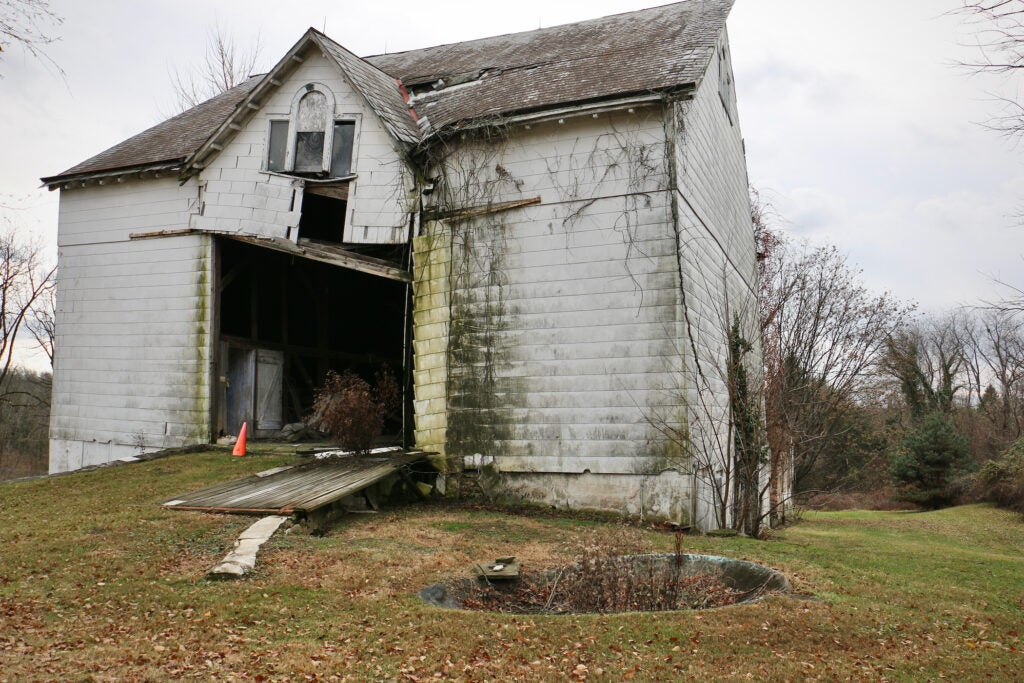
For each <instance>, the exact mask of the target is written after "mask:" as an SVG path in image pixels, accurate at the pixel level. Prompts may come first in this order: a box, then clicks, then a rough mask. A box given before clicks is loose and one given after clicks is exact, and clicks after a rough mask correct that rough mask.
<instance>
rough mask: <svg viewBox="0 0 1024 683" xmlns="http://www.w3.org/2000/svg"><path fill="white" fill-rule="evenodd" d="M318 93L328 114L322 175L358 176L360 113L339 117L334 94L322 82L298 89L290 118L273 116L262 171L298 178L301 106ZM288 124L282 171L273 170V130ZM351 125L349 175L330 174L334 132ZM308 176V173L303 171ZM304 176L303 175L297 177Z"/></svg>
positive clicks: (321, 168) (331, 177) (321, 166)
mask: <svg viewBox="0 0 1024 683" xmlns="http://www.w3.org/2000/svg"><path fill="white" fill-rule="evenodd" d="M313 91H316V92H319V93H321V94H322V95H323V96H324V97H325V98H326V102H325V107H326V108H327V115H326V117H325V129H324V146H323V150H322V155H321V162H320V171H319V172H320V173H322V174H325V175H326V178H325V179H339V178H351V177H354V176H355V175H356V158H357V154H356V151H357V149H358V147H359V128H360V123H361V119H362V117H361V116H360V115H358V114H342V115H338V114H337V113H336V112H337V102H336V100H335V97H334V93H333V92H332V91H331V89H330V88H328V87H327V86H326V85H324V84H323V83H317V82H311V83H307V84H305V85H304V86H302V87H301V88H299V89H298V90H297V91H296V92H295V95H294V96H293V97H292V103H291V108H290V110H289V114H288V116H287V117H283V116H274V117H271V118H269V119H268V120H267V138H266V140H267V142H266V151H265V154H264V155H263V170H265V171H267V172H269V173H282V174H285V175H296V173H297V172H296V170H295V161H296V158H295V157H296V153H297V148H298V132H299V131H298V115H299V103H300V102H301V101H302V98H303V97H305V96H306V95H307V94H309V93H310V92H313ZM282 122H284V123H287V126H288V127H287V131H286V133H285V135H286V138H285V155H284V164H283V168H281V169H280V170H271V168H270V151H271V139H272V134H273V129H274V124H275V123H277V124H280V123H282ZM339 123H343V124H351V126H352V145H351V151H350V158H349V172H348V174H346V175H343V176H334V175H331V166H332V162H333V160H334V131H335V127H336V126H337V124H339ZM303 173H308V172H303ZM298 177H303V176H301V175H300V176H298Z"/></svg>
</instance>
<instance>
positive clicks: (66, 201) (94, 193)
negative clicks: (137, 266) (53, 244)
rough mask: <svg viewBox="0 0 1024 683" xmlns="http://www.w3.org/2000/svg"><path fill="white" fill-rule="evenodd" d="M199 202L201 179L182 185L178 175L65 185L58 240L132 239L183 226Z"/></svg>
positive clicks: (59, 242) (59, 243) (71, 242)
mask: <svg viewBox="0 0 1024 683" xmlns="http://www.w3.org/2000/svg"><path fill="white" fill-rule="evenodd" d="M198 205H199V188H198V185H197V184H196V183H195V182H193V181H190V182H187V183H185V184H184V185H182V184H180V183H179V182H178V180H177V179H176V178H158V179H147V180H127V181H125V182H120V183H111V184H109V185H95V186H89V187H87V188H78V189H66V190H61V196H60V210H59V218H58V222H59V226H60V229H59V231H58V234H57V246H58V247H66V246H72V245H99V244H103V243H106V242H121V241H124V240H127V239H128V237H129V235H130V234H132V233H143V232H156V231H160V230H175V229H177V230H180V229H182V228H185V227H187V226H188V217H189V215H190V214H191V213H193V212H194V211H196V210H198ZM62 268H63V264H62Z"/></svg>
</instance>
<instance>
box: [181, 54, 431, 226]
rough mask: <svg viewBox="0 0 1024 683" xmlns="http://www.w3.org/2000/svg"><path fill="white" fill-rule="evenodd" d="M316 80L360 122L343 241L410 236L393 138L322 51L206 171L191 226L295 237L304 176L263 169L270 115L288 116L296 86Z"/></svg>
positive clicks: (406, 187)
mask: <svg viewBox="0 0 1024 683" xmlns="http://www.w3.org/2000/svg"><path fill="white" fill-rule="evenodd" d="M312 82H316V83H322V84H323V85H325V86H327V87H328V88H329V89H330V90H331V91H332V92H333V94H334V97H335V111H334V115H335V117H336V118H354V119H356V121H357V123H356V140H355V147H354V150H353V156H352V172H353V173H355V174H358V176H359V177H358V178H357V179H356V180H354V181H352V183H351V185H350V187H349V204H348V216H347V219H346V226H347V227H346V241H351V242H364V243H373V244H400V243H404V242H405V241H406V239H407V237H408V216H409V211H408V206H409V201H408V196H407V195H408V194H409V192H410V190H411V186H410V182H411V179H410V176H409V174H408V173H407V172H406V171H405V165H404V162H403V161H402V159H401V156H400V155H399V152H398V149H397V148H396V146H395V142H394V140H393V138H392V137H391V135H390V134H389V133H388V132H387V130H386V129H385V128H384V127H383V125H382V124H381V122H380V119H379V118H378V117H377V115H376V114H374V113H373V110H372V109H370V107H369V106H368V105H367V104H366V102H365V101H364V100H363V98H362V96H361V95H359V94H358V93H357V92H356V91H355V90H353V89H352V86H351V85H350V84H349V82H348V80H347V79H346V78H345V76H344V75H343V74H342V73H341V71H340V70H339V68H338V66H337V65H336V64H335V63H334V62H333V61H330V60H328V59H325V58H324V57H323V56H321V55H319V54H317V55H315V56H314V55H311V56H310V57H309V58H308V59H306V61H305V62H303V64H302V65H301V66H299V67H298V68H297V69H296V70H295V71H293V72H292V73H291V75H290V76H289V77H288V79H287V80H286V81H285V82H284V83H283V84H282V85H281V86H280V87H279V88H278V89H277V90H276V91H274V93H273V94H272V95H271V96H270V97H268V98H267V100H266V101H265V102H263V103H261V105H262V106H261V107H260V110H259V112H257V113H256V114H255V115H254V116H253V117H252V118H250V119H249V121H248V123H246V124H245V126H244V127H243V129H242V130H241V131H239V132H238V133H237V134H235V136H234V137H232V138H231V141H230V142H229V143H228V144H227V145H225V147H224V149H223V150H222V151H221V152H220V153H218V154H217V155H216V157H215V158H214V159H213V160H211V161H210V162H209V164H208V165H207V167H206V168H205V169H204V170H203V171H202V174H201V180H202V182H203V183H204V185H205V191H204V194H203V205H204V206H203V212H202V215H201V216H195V217H194V218H193V219H192V225H193V226H194V227H199V228H206V229H211V230H226V231H230V232H243V233H248V234H256V235H267V236H271V237H286V236H287V234H288V229H289V228H291V230H292V233H291V235H292V237H294V235H295V232H294V231H295V228H296V227H297V226H298V224H299V218H300V215H301V209H302V186H303V183H304V181H303V180H301V179H298V178H290V177H286V176H282V175H275V174H271V173H267V172H265V171H263V170H262V169H264V168H265V166H266V144H267V138H268V135H269V130H270V123H269V121H270V120H271V119H281V118H287V117H288V115H289V114H290V112H291V106H292V99H293V98H294V97H295V93H296V92H298V91H299V90H300V89H301V88H302V86H304V85H305V84H307V83H312Z"/></svg>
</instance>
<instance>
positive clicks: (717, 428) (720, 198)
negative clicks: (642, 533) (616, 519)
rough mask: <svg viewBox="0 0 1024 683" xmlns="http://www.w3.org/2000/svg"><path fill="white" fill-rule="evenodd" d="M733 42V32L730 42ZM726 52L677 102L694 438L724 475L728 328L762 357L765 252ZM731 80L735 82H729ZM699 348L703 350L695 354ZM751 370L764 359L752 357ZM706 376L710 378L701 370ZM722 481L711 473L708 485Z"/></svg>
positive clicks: (704, 514)
mask: <svg viewBox="0 0 1024 683" xmlns="http://www.w3.org/2000/svg"><path fill="white" fill-rule="evenodd" d="M721 40H722V41H723V45H724V41H725V40H726V38H725V35H724V34H723V37H722V39H721ZM722 53H723V51H722V50H721V49H719V50H717V51H716V56H715V57H714V58H713V59H712V63H711V66H710V67H709V72H708V74H707V75H706V77H705V78H704V80H703V81H702V84H701V85H700V87H699V88H698V90H697V92H696V95H695V97H694V98H693V99H692V100H691V101H688V102H683V103H680V104H678V105H676V111H675V121H674V123H675V129H676V131H677V144H676V157H675V163H676V168H677V173H676V177H677V179H678V188H677V189H678V192H679V202H678V226H679V242H680V247H679V248H680V254H681V262H682V267H681V271H682V275H683V290H684V292H685V307H686V323H687V329H688V330H689V332H690V339H691V340H692V342H693V344H692V346H691V345H690V344H687V345H686V346H685V348H684V352H685V354H686V373H685V377H686V380H685V387H686V396H687V401H686V403H687V405H688V407H689V409H690V411H691V420H690V434H691V437H692V439H693V449H694V453H695V456H694V457H695V459H696V460H698V461H699V462H698V466H699V467H707V468H708V469H709V470H710V471H711V472H713V473H714V475H715V476H719V477H720V476H721V470H722V469H723V468H724V467H725V466H726V465H727V462H728V460H729V458H730V457H731V456H730V454H728V453H724V452H722V450H723V449H722V447H721V444H731V442H730V440H729V437H728V431H727V430H728V421H729V404H728V390H727V388H726V386H725V381H724V378H725V374H726V371H725V368H726V365H727V353H728V347H727V343H728V341H727V334H728V332H727V330H728V328H729V327H730V326H731V324H732V322H733V319H734V316H738V317H739V319H740V322H741V326H742V329H743V332H744V334H745V336H746V337H747V340H748V341H750V342H751V343H753V344H754V347H755V350H756V352H755V353H760V350H759V348H760V347H759V344H758V338H757V327H756V295H755V292H756V271H757V265H756V254H755V246H754V237H753V228H752V225H751V219H750V203H749V194H748V193H749V190H748V187H747V176H746V160H745V155H744V150H743V139H742V136H741V133H740V128H739V122H738V120H737V119H736V117H735V116H733V117H731V118H730V116H729V115H728V114H727V112H726V110H725V105H723V101H725V102H729V101H730V100H731V101H735V97H734V94H732V93H727V94H726V97H722V96H721V95H720V93H719V87H720V83H721V82H722V81H723V79H720V78H719V70H720V69H731V66H730V65H729V63H728V62H727V61H723V60H722V59H721V55H722ZM728 82H731V79H728ZM694 349H695V350H696V356H694V353H693V350H694ZM750 367H751V370H752V371H753V372H756V371H757V367H758V363H757V362H756V361H753V360H752V361H751V365H750ZM698 375H700V376H698ZM714 485H715V484H714V483H713V482H712V481H711V480H710V479H707V480H705V481H703V483H700V484H699V486H703V487H705V488H706V487H710V486H714ZM695 495H696V496H697V498H698V502H699V505H698V509H697V510H696V517H697V518H696V519H695V520H694V523H695V524H698V525H701V526H704V527H707V526H716V525H721V524H724V523H726V520H715V519H714V517H713V512H712V510H711V508H710V500H711V496H710V494H709V493H707V492H706V491H705V492H704V493H703V494H701V493H700V492H698V493H697V494H695Z"/></svg>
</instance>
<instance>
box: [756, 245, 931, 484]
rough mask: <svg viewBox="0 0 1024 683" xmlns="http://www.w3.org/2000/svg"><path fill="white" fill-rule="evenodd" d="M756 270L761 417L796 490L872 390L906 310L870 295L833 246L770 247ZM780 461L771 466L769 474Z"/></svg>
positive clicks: (885, 297) (888, 297) (893, 301)
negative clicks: (786, 463)
mask: <svg viewBox="0 0 1024 683" xmlns="http://www.w3.org/2000/svg"><path fill="white" fill-rule="evenodd" d="M766 260H769V262H768V263H766V264H764V265H763V266H762V277H763V281H762V300H761V321H762V340H763V341H762V344H763V346H764V354H765V394H766V395H765V410H766V423H767V433H768V442H769V445H770V448H771V452H772V457H773V458H778V459H784V458H791V467H792V471H793V479H794V485H795V487H796V488H797V489H798V490H799V489H800V485H801V482H802V480H804V479H805V478H806V477H807V476H808V475H809V474H810V472H811V471H812V470H813V468H814V466H815V464H816V463H817V462H818V460H819V459H820V458H822V457H825V456H827V455H829V454H830V453H832V452H833V450H834V449H835V444H836V441H837V439H838V438H839V437H840V436H842V433H843V430H844V429H846V428H847V427H846V425H847V421H846V420H845V417H846V411H847V408H848V407H849V406H851V405H852V404H853V403H854V402H855V401H857V400H858V399H860V398H861V396H862V395H864V394H865V393H866V392H869V391H871V390H873V389H874V387H875V385H876V383H877V378H878V377H879V367H880V366H879V364H880V361H881V360H882V358H883V356H884V352H885V350H886V340H887V339H889V338H890V337H892V336H893V335H895V334H897V333H899V331H900V330H901V329H902V328H903V326H904V325H905V324H906V322H907V319H908V317H909V315H910V313H911V310H912V307H911V306H908V305H905V304H902V303H900V302H899V301H897V300H896V299H895V298H894V297H893V296H892V295H890V294H881V295H875V294H873V293H871V292H869V291H868V289H867V288H866V287H865V286H864V284H863V283H862V282H861V280H860V273H859V271H857V270H855V269H854V268H852V267H851V266H850V265H849V264H848V263H847V260H846V257H845V256H843V255H842V254H841V253H839V251H838V250H837V249H836V248H835V247H819V248H816V249H811V248H808V247H806V246H803V247H801V246H797V245H794V244H792V243H791V242H787V241H785V240H776V243H775V244H774V246H773V247H772V250H771V253H770V254H767V255H766ZM781 467H782V461H781V460H780V462H773V468H772V469H773V471H774V470H776V469H779V468H781Z"/></svg>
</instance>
